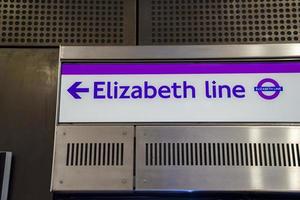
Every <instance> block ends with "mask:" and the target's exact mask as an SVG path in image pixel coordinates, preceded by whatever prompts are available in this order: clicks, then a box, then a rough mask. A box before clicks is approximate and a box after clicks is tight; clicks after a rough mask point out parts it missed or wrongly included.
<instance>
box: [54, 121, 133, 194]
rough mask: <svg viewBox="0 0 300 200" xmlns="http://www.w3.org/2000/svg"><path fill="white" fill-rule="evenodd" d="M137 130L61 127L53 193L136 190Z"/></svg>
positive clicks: (126, 127) (131, 127)
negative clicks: (135, 139)
mask: <svg viewBox="0 0 300 200" xmlns="http://www.w3.org/2000/svg"><path fill="white" fill-rule="evenodd" d="M133 142H134V129H133V126H113V127H112V126H58V127H57V130H56V137H55V147H54V148H55V149H54V163H53V172H52V187H51V189H52V190H53V191H111V190H132V189H133V154H134V153H133V145H134V144H133Z"/></svg>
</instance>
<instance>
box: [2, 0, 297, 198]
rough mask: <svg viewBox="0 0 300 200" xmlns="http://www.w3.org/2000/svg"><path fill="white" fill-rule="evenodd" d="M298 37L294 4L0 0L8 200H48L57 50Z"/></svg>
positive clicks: (293, 0)
mask: <svg viewBox="0 0 300 200" xmlns="http://www.w3.org/2000/svg"><path fill="white" fill-rule="evenodd" d="M299 34H300V2H299V1H298V0H22V1H21V0H0V86H1V87H0V126H1V131H0V150H1V151H12V152H13V155H14V161H13V170H12V181H11V191H10V199H11V200H50V199H51V193H50V192H49V189H50V176H51V162H52V148H53V135H54V120H55V101H56V81H57V61H58V48H57V47H58V45H60V44H63V45H135V44H137V45H164V44H174V45H175V44H177V45H178V44H179V45H180V44H200V45H202V44H245V43H247V44H259V43H297V42H299V40H300V35H299ZM41 47H43V48H41ZM248 197H249V196H246V197H245V198H248ZM124 198H125V199H126V197H124Z"/></svg>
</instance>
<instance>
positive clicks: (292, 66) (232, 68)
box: [61, 61, 300, 75]
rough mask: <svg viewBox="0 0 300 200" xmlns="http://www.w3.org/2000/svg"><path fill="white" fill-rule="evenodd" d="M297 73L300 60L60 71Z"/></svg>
mask: <svg viewBox="0 0 300 200" xmlns="http://www.w3.org/2000/svg"><path fill="white" fill-rule="evenodd" d="M245 73H300V62H293V61H289V62H198V63H188V62H186V63H63V64H62V67H61V74H62V75H101V74H102V75H105V74H106V75H109V74H115V75H118V74H120V75H121V74H245Z"/></svg>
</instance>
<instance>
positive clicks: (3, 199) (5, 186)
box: [1, 152, 12, 200]
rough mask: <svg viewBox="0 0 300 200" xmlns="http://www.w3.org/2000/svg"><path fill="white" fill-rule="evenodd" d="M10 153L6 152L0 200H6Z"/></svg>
mask: <svg viewBox="0 0 300 200" xmlns="http://www.w3.org/2000/svg"><path fill="white" fill-rule="evenodd" d="M11 160H12V153H11V152H6V157H5V167H4V176H3V186H2V194H1V200H7V198H8V189H9V179H10V171H11Z"/></svg>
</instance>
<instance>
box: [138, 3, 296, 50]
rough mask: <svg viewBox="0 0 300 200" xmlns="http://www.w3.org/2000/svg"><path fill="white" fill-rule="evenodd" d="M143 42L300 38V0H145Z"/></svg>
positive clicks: (209, 41)
mask: <svg viewBox="0 0 300 200" xmlns="http://www.w3.org/2000/svg"><path fill="white" fill-rule="evenodd" d="M139 13H141V18H140V27H141V29H140V43H141V44H179V43H182V44H214V43H219V44H226V43H233V44H234V43H278V42H282V43H286V42H298V41H299V31H300V30H299V28H300V27H299V24H300V23H299V20H300V16H299V14H300V2H299V1H297V0H280V1H278V0H268V1H264V0H206V1H203V0H176V1H175V0H174V1H172V0H171V1H170V0H142V2H141V3H140V11H139Z"/></svg>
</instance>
